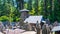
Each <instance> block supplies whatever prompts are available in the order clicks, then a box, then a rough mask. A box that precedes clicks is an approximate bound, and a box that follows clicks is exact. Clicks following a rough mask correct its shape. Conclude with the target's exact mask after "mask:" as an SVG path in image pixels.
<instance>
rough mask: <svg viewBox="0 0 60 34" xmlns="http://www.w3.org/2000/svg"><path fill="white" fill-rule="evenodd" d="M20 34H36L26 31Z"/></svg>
mask: <svg viewBox="0 0 60 34" xmlns="http://www.w3.org/2000/svg"><path fill="white" fill-rule="evenodd" d="M22 34H36V32H35V31H26V32H24V33H22Z"/></svg>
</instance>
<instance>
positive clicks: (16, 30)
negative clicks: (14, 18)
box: [14, 29, 25, 34]
mask: <svg viewBox="0 0 60 34" xmlns="http://www.w3.org/2000/svg"><path fill="white" fill-rule="evenodd" d="M24 31H25V30H23V29H15V30H14V32H15V34H20V33H22V32H24Z"/></svg>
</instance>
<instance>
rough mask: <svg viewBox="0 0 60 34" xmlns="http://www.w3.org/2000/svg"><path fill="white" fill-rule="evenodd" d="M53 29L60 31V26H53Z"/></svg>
mask: <svg viewBox="0 0 60 34" xmlns="http://www.w3.org/2000/svg"><path fill="white" fill-rule="evenodd" d="M52 31H53V32H55V31H60V26H55V27H53V29H52Z"/></svg>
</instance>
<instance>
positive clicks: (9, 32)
mask: <svg viewBox="0 0 60 34" xmlns="http://www.w3.org/2000/svg"><path fill="white" fill-rule="evenodd" d="M4 32H5V33H6V34H14V30H12V29H6V31H4Z"/></svg>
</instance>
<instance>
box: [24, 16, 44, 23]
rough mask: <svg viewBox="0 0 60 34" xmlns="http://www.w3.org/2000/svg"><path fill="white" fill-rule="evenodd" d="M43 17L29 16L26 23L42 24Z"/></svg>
mask: <svg viewBox="0 0 60 34" xmlns="http://www.w3.org/2000/svg"><path fill="white" fill-rule="evenodd" d="M42 17H43V16H29V17H28V18H27V19H25V21H24V23H26V22H28V23H37V21H38V23H41V20H42Z"/></svg>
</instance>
